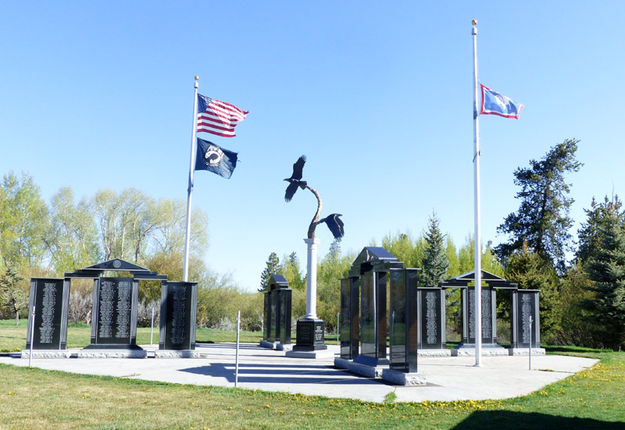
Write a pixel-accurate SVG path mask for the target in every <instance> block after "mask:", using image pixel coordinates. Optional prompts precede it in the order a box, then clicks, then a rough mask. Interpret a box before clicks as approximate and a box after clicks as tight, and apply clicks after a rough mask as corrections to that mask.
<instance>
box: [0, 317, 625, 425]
mask: <svg viewBox="0 0 625 430" xmlns="http://www.w3.org/2000/svg"><path fill="white" fill-rule="evenodd" d="M138 332H139V334H138V343H140V344H143V343H149V336H150V329H149V328H140V329H139V330H138ZM154 335H155V339H154V342H155V343H157V342H158V331H157V330H155V333H154ZM68 337H69V344H70V347H80V346H85V345H87V344H88V343H89V338H90V327H89V326H87V325H84V324H80V325H74V326H71V327H70V328H69V333H68ZM25 338H26V321H22V322H21V323H20V325H19V326H18V327H15V322H14V321H1V322H0V349H2V350H4V351H7V350H21V349H23V348H24V346H25ZM260 338H261V333H260V332H244V333H242V336H241V339H242V341H244V342H258V341H259V340H260ZM197 339H198V341H200V342H209V341H212V342H221V341H234V340H235V333H234V332H225V331H217V330H208V329H198V333H197ZM548 352H550V353H559V354H571V355H582V356H587V357H592V358H599V359H600V360H601V361H600V362H599V363H598V364H597V365H596V366H594V367H593V368H591V369H588V370H585V371H583V372H580V373H578V374H577V375H574V376H572V377H569V378H567V379H565V380H563V381H560V382H557V383H555V384H551V385H549V386H547V387H545V388H543V389H542V390H539V391H537V392H535V393H533V394H531V395H528V396H523V397H518V398H514V399H509V400H492V401H463V402H423V403H393V402H392V394H391V395H390V396H389V398H388V400H389V401H388V402H387V403H385V404H377V403H368V402H362V401H357V400H345V399H328V398H323V397H311V396H304V395H299V394H298V395H291V394H283V393H270V392H262V391H249V390H242V389H234V388H222V387H200V386H192V385H177V384H167V383H160V382H150V381H138V380H128V379H123V378H112V377H100V376H85V375H74V374H69V373H64V372H57V371H46V370H41V369H36V368H32V369H28V368H22V367H14V366H7V365H0V429H4V428H55V429H56V428H61V429H73V428H76V429H78V428H99V429H125V428H128V429H131V428H132V429H135V428H185V429H191V428H193V429H202V428H227V429H231V428H235V429H236V428H276V427H277V428H280V429H282V428H287V429H289V428H292V429H305V428H310V429H324V428H340V429H352V428H358V429H364V428H367V429H369V428H410V429H415V428H417V429H420V428H423V429H433V428H434V429H436V428H442V429H446V428H460V429H465V428H467V429H468V428H479V429H509V428H512V429H521V428H528V429H530V428H553V429H571V428H573V429H575V428H578V429H592V428H597V429H616V428H619V429H625V407H623V398H624V394H623V393H625V352H606V351H599V350H590V349H586V348H575V347H570V348H569V347H548ZM415 389H418V388H415Z"/></svg>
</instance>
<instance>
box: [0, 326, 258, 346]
mask: <svg viewBox="0 0 625 430" xmlns="http://www.w3.org/2000/svg"><path fill="white" fill-rule="evenodd" d="M27 325H28V321H27V320H25V319H23V320H20V322H19V325H17V326H16V325H15V320H0V352H14V351H21V350H23V349H24V348H26V333H27ZM236 337H237V335H236V332H234V331H225V330H213V329H208V328H198V329H197V331H196V336H195V338H196V341H197V342H207V343H208V342H235V341H236ZM262 337H263V334H262V332H260V331H241V332H240V338H239V340H240V341H241V342H246V343H258V342H260V340H261V339H262ZM158 339H159V329H158V327H154V337H153V342H154V343H155V344H157V345H158ZM90 343H91V326H90V325H88V324H83V323H70V324H69V325H68V328H67V347H68V348H83V347H85V346H87V345H89V344H90ZM149 343H150V328H149V327H137V344H139V345H148V344H149Z"/></svg>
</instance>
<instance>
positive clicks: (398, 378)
mask: <svg viewBox="0 0 625 430" xmlns="http://www.w3.org/2000/svg"><path fill="white" fill-rule="evenodd" d="M382 379H383V380H385V381H387V382H390V383H391V384H395V385H403V386H407V387H413V386H417V385H425V384H427V380H426V378H425V375H424V374H423V373H418V372H414V373H406V372H400V371H398V370H393V369H384V370H383V371H382Z"/></svg>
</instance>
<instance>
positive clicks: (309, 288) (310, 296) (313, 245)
mask: <svg viewBox="0 0 625 430" xmlns="http://www.w3.org/2000/svg"><path fill="white" fill-rule="evenodd" d="M304 242H306V244H307V245H308V252H307V253H306V254H307V258H306V315H305V316H304V318H306V319H313V320H314V319H317V244H319V239H317V238H313V239H304Z"/></svg>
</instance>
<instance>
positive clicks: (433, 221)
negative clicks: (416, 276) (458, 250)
mask: <svg viewBox="0 0 625 430" xmlns="http://www.w3.org/2000/svg"><path fill="white" fill-rule="evenodd" d="M438 223H439V220H438V218H437V217H436V215H434V214H432V216H431V217H430V218H429V220H428V229H427V231H426V232H425V241H426V243H427V247H426V249H425V256H424V257H423V260H422V266H423V274H422V276H421V279H422V280H423V283H422V284H423V285H425V286H426V287H436V286H438V283H439V282H442V281H444V280H445V275H446V274H447V269H448V268H449V261H448V259H447V247H446V246H445V235H444V234H442V233H441V231H440V229H439V227H438Z"/></svg>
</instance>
